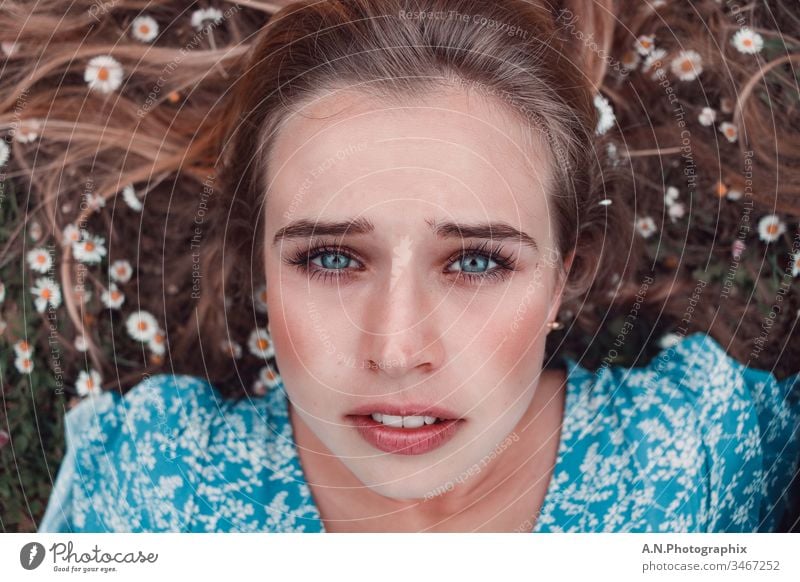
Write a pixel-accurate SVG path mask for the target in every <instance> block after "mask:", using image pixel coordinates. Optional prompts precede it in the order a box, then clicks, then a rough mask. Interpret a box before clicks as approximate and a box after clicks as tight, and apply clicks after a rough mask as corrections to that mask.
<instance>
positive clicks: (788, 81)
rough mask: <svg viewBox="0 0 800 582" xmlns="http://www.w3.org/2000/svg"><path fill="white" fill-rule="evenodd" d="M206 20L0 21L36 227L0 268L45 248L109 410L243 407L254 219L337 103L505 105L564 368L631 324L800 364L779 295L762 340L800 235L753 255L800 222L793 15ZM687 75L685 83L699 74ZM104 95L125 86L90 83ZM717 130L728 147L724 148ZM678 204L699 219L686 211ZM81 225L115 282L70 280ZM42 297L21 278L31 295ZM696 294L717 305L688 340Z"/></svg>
mask: <svg viewBox="0 0 800 582" xmlns="http://www.w3.org/2000/svg"><path fill="white" fill-rule="evenodd" d="M222 8H224V10H223V9H222ZM199 9H200V7H198V6H196V5H195V4H194V3H193V2H183V1H178V0H169V1H165V2H149V1H134V0H128V1H112V2H99V1H97V0H94V1H90V0H76V1H74V2H70V3H63V2H60V1H58V0H43V1H39V2H36V3H34V4H30V3H27V2H16V1H13V0H9V1H7V2H5V3H4V4H3V7H2V9H0V40H2V42H3V43H4V44H3V46H4V50H5V51H6V53H7V54H6V56H5V61H4V62H3V65H2V74H1V75H0V131H4V132H5V137H6V141H7V142H8V143H9V144H10V146H11V160H10V161H9V163H8V166H7V167H5V168H3V171H5V179H6V182H5V183H6V184H10V183H13V184H14V185H15V187H16V188H17V190H15V191H13V192H11V191H6V192H5V196H4V197H5V198H6V200H8V199H9V198H10V197H11V196H13V197H14V198H15V200H18V201H19V205H20V210H19V212H20V214H19V216H18V218H19V220H18V221H17V222H16V223H15V224H14V227H13V228H12V235H11V236H10V238H9V240H8V241H7V242H6V243H5V245H4V246H3V248H2V249H0V267H2V269H3V270H4V271H6V270H8V269H28V267H27V266H26V264H25V260H26V259H25V257H26V253H27V252H28V251H29V250H30V248H31V247H32V246H37V247H48V245H52V247H51V248H52V249H53V254H54V256H55V258H56V261H55V264H56V269H57V272H56V273H55V275H56V277H57V280H58V282H59V284H60V289H61V292H62V294H63V300H64V305H65V307H66V311H67V314H68V320H66V321H65V320H63V319H62V320H61V321H60V325H59V329H58V334H57V335H58V338H59V339H60V340H61V341H62V343H63V348H64V350H65V351H66V352H67V354H68V355H69V357H67V358H64V360H63V363H64V367H65V370H64V374H65V376H66V377H68V378H69V377H72V378H74V377H75V376H76V375H77V371H78V370H81V369H85V368H86V367H87V366H90V367H92V368H94V369H97V370H99V371H101V372H102V377H103V378H104V379H105V382H104V385H105V386H106V387H112V386H118V387H119V388H121V389H125V388H127V387H129V386H132V385H133V384H135V383H137V382H138V381H140V380H141V378H142V377H143V375H145V374H152V373H154V372H156V371H159V370H168V371H173V372H180V373H190V374H195V375H200V376H203V377H206V378H208V379H209V381H211V382H213V383H214V384H215V385H217V387H218V388H220V390H221V391H222V392H223V393H225V394H227V395H230V396H241V395H242V394H244V393H245V392H246V391H247V390H248V389H249V386H250V383H251V382H252V380H253V379H254V378H255V377H256V376H257V374H258V371H259V370H260V369H261V368H262V367H263V365H264V362H263V360H259V358H254V357H250V356H248V355H245V356H244V357H239V354H238V353H237V350H235V349H233V346H236V345H237V344H246V342H247V338H248V337H250V336H251V334H252V332H253V330H254V329H258V328H265V327H266V326H267V325H268V322H267V320H266V315H265V313H264V310H263V302H264V300H265V298H264V297H260V296H259V292H260V291H259V290H260V288H261V285H262V284H263V280H264V273H263V264H262V263H263V261H262V254H263V247H262V244H263V232H262V230H261V229H262V228H263V222H264V221H263V217H262V216H261V214H262V213H263V202H264V196H265V195H267V191H268V179H269V167H268V165H267V160H268V157H269V151H270V144H271V142H272V140H273V138H274V136H275V135H276V133H277V132H278V131H279V130H280V125H281V121H282V120H283V119H285V118H286V116H287V114H288V113H289V112H290V111H292V110H294V109H296V108H298V107H299V106H301V105H302V104H303V102H304V101H305V100H307V99H311V98H313V97H314V96H317V95H319V94H320V92H324V91H328V90H335V89H336V88H341V87H343V86H349V87H358V89H359V90H362V91H365V92H371V93H374V94H376V95H379V96H381V97H382V98H386V99H392V98H398V99H400V100H402V99H403V98H404V96H408V95H413V94H419V93H420V92H425V91H428V90H434V89H435V88H437V87H440V86H443V85H447V84H450V85H452V84H453V83H460V84H461V85H462V86H463V87H464V88H465V90H470V91H478V92H481V91H482V92H487V93H489V94H491V95H494V96H495V97H496V98H497V99H498V102H500V103H502V104H503V105H504V106H506V107H507V108H508V109H509V110H510V111H512V112H515V113H516V114H517V115H518V118H519V121H520V123H524V124H526V125H528V126H529V127H530V130H531V133H532V135H536V136H539V137H540V138H541V139H543V140H546V143H547V144H549V146H550V147H549V151H550V153H551V155H552V160H551V161H552V166H553V168H554V169H555V173H554V179H553V180H552V183H551V184H550V191H549V192H548V195H549V196H550V197H551V200H552V201H553V221H554V224H555V225H556V229H557V245H558V249H557V250H558V252H559V254H560V256H561V257H563V256H564V255H565V253H566V252H568V251H570V250H573V249H574V250H575V251H576V260H575V262H574V263H573V265H572V268H571V270H570V273H569V279H568V292H567V297H566V300H565V303H564V308H563V310H562V314H563V315H562V317H563V319H564V321H565V323H567V333H566V334H551V336H552V337H551V339H550V343H549V344H548V350H550V351H557V350H560V349H564V350H568V349H572V350H575V351H580V353H585V355H586V356H587V358H588V361H591V359H592V358H593V357H594V359H595V360H596V361H599V356H598V354H599V353H601V352H602V351H603V350H598V349H596V348H595V349H594V351H593V350H592V349H591V348H587V346H586V344H587V343H589V344H591V345H592V346H594V345H597V344H602V340H601V339H600V338H601V335H602V333H601V332H603V331H609V330H612V331H613V332H614V333H616V332H617V331H618V329H619V327H620V325H626V324H625V321H626V320H625V317H626V315H627V314H630V313H631V309H632V306H636V308H637V311H636V313H637V317H639V321H638V324H639V325H640V326H641V329H643V330H648V331H642V332H641V333H645V334H647V335H646V338H647V339H652V333H653V332H652V329H658V330H662V331H663V330H669V329H671V328H672V327H675V326H677V325H681V321H684V325H685V327H687V328H691V329H692V330H697V329H702V330H704V331H708V332H709V333H711V334H712V335H713V336H714V337H715V338H716V339H718V340H719V341H720V343H722V344H723V345H725V346H726V347H727V348H728V350H729V351H730V352H731V353H732V354H733V355H734V356H736V357H738V358H740V359H742V360H745V359H747V360H748V361H750V363H752V364H753V365H759V366H760V367H764V368H770V369H774V370H776V371H779V372H781V371H782V372H784V373H785V372H788V371H791V370H790V368H791V366H792V362H794V366H795V367H796V362H798V361H800V346H798V345H797V343H796V342H795V343H794V344H789V343H786V342H785V338H786V337H789V335H790V332H791V331H792V330H793V329H794V325H795V323H794V322H795V318H794V315H795V312H796V311H797V309H798V307H800V305H798V304H797V299H796V298H795V297H791V296H786V298H785V300H783V303H782V309H781V310H780V313H778V314H777V315H776V316H775V317H772V318H771V323H770V329H769V333H767V334H763V333H762V330H763V328H764V317H765V314H764V313H763V312H762V311H760V309H762V308H763V304H769V303H770V302H772V301H773V298H774V297H775V296H776V292H777V291H778V288H777V287H776V284H775V278H776V277H782V276H783V275H784V274H785V273H787V272H790V271H791V264H790V263H791V260H792V255H791V254H790V252H789V251H790V250H791V249H792V248H795V247H792V245H793V239H792V236H793V233H792V232H791V229H787V230H786V232H785V233H782V234H781V235H780V236H779V237H777V240H776V242H774V243H770V244H762V243H760V242H759V241H758V237H757V235H756V227H755V223H756V221H757V219H758V218H759V217H760V216H762V215H767V214H771V213H776V214H781V213H782V214H786V215H793V216H796V215H798V214H800V202H799V201H798V192H799V191H800V143H798V142H799V141H800V137H798V133H797V130H798V127H797V126H798V115H797V93H796V87H797V84H796V79H794V78H793V74H794V72H795V69H794V67H795V66H796V64H797V62H798V60H799V59H800V55H798V54H797V53H796V52H794V53H793V52H791V50H796V49H797V47H798V44H799V43H800V41H798V39H797V32H798V30H799V29H800V28H799V27H798V14H797V11H794V12H792V11H791V9H790V8H788V7H784V6H783V5H779V6H777V7H776V6H772V5H771V4H770V3H766V2H765V3H751V4H748V5H747V7H746V8H744V7H740V6H738V5H736V6H735V7H731V6H728V3H725V2H715V1H713V0H705V1H701V2H694V3H692V4H691V5H685V4H683V3H677V2H663V3H659V2H639V1H638V0H631V1H624V2H623V1H619V2H612V1H611V0H603V1H600V0H598V1H596V2H591V3H590V2H582V1H579V0H569V1H566V0H565V1H563V2H558V1H549V2H548V1H544V0H542V1H533V0H530V1H528V0H509V1H505V2H493V1H488V0H414V1H409V0H323V1H316V0H306V1H303V2H298V3H293V4H291V5H289V6H287V7H285V8H283V9H282V10H280V11H279V12H277V13H276V14H273V11H274V10H275V9H276V6H275V5H274V4H271V3H262V2H258V1H257V0H247V1H245V0H239V1H236V2H230V3H226V4H224V5H221V6H220V9H219V10H218V11H217V12H216V13H214V14H211V13H198V12H197V10H199ZM145 13H146V14H147V15H149V16H151V17H153V18H154V19H155V20H156V22H157V23H159V31H158V36H157V37H156V38H155V39H153V40H150V41H148V42H141V41H140V40H137V39H136V34H135V32H136V31H134V30H132V26H133V25H134V24H135V23H137V22H140V21H137V20H136V18H137V17H139V16H141V15H142V14H145ZM204 14H205V16H204ZM204 18H205V20H204ZM780 23H785V24H783V25H781V24H780ZM780 26H784V28H786V27H789V29H788V30H781V29H780ZM742 30H746V31H750V32H754V33H757V34H759V35H760V37H761V38H763V39H765V41H766V43H765V44H766V46H765V47H764V48H763V50H761V51H760V52H758V53H756V54H752V53H748V52H742V51H741V50H738V49H737V48H736V46H735V43H734V40H735V39H734V36H735V35H736V34H737V33H738V32H739V31H742ZM642 37H645V40H644V41H642ZM646 37H650V40H649V42H650V43H651V44H653V45H654V47H653V46H651V47H647V46H646V45H647V43H648V40H647V38H646ZM640 53H645V54H640ZM96 57H111V59H113V62H112V61H104V62H105V63H106V68H105V69H104V70H103V72H102V74H101V78H99V80H98V66H99V65H98V64H97V63H98V61H95V65H94V67H95V69H94V72H93V73H90V72H89V70H88V68H89V67H90V66H91V64H92V59H94V58H96ZM687 58H691V59H695V60H694V65H693V66H690V67H688V69H687V70H685V71H684V70H682V69H681V60H686V59H687ZM101 63H102V62H101ZM117 65H119V68H120V69H121V71H120V70H118V69H117ZM701 69H702V70H701ZM684 73H685V74H684ZM692 73H693V74H694V75H695V77H697V78H695V79H694V80H691V79H689V77H691V75H692ZM92 74H93V75H94V77H92ZM109 75H111V78H110V79H109ZM113 75H119V76H120V77H119V83H118V87H112V88H111V90H108V91H104V90H97V87H96V86H95V87H92V86H90V85H91V84H92V83H95V84H96V85H100V86H101V87H102V84H103V83H106V85H108V83H110V82H113ZM687 75H688V76H687ZM698 75H699V76H698ZM687 79H688V80H687ZM598 95H599V96H601V99H600V101H599V102H598V101H597V96H598ZM602 98H605V99H607V100H608V102H609V103H610V107H611V109H612V110H613V116H614V118H615V122H614V123H610V122H609V120H608V115H609V113H608V110H607V108H606V111H605V113H602V112H603V110H604V104H603V101H602ZM704 108H711V109H713V110H714V111H715V115H716V117H715V119H714V121H713V123H711V124H710V125H708V124H706V123H701V122H699V121H698V119H699V118H700V117H702V115H704V114H705V115H706V117H708V115H711V113H708V112H705V113H704V111H703V109H704ZM598 111H600V112H601V113H602V114H601V113H598ZM603 115H605V117H606V118H605V119H603ZM723 122H728V123H730V125H732V126H733V127H734V129H735V131H736V132H737V136H738V137H736V139H735V141H734V140H732V139H730V138H731V137H732V136H731V135H730V134H729V133H728V134H726V133H725V132H724V131H718V127H721V124H722V123H723ZM603 124H605V125H606V127H605V128H603V130H600V125H603ZM36 134H38V137H37V138H36V139H34V137H32V136H36ZM131 187H132V189H131ZM670 187H672V188H676V189H677V190H675V191H673V192H678V193H679V194H678V200H679V201H680V204H683V205H684V210H685V215H682V216H677V217H676V214H678V215H679V214H680V212H678V213H676V214H670V210H671V209H672V207H673V206H674V204H675V198H674V197H672V198H669V197H668V198H669V200H668V201H667V202H668V203H665V192H666V191H668V190H669V188H670ZM126 188H127V189H126ZM737 192H739V193H742V196H741V197H740V198H739V199H738V200H735V198H736V196H735V195H734V193H737ZM123 193H126V194H127V196H128V198H127V202H128V203H130V204H126V203H125V202H126V201H125V198H124V197H123ZM132 197H133V199H132ZM137 201H138V204H140V205H141V207H142V208H141V210H134V209H133V208H135V207H136V206H137ZM745 214H747V215H748V219H747V220H748V225H749V231H748V232H747V233H746V236H740V234H741V232H742V228H743V222H744V218H743V217H744V215H745ZM23 217H24V220H23ZM32 225H35V226H36V227H37V228H35V229H34V230H41V235H40V236H39V237H38V238H37V237H36V236H35V235H36V234H37V233H35V232H34V237H33V238H36V242H35V243H31V242H30V238H32V237H30V236H26V233H29V232H30V231H31V229H32ZM69 225H73V226H75V227H76V228H77V229H78V232H80V230H81V229H85V231H86V232H87V233H93V234H95V235H101V236H102V237H103V241H102V243H101V244H102V245H104V246H105V247H107V255H106V256H104V257H102V259H101V262H100V263H99V265H100V266H99V267H98V266H94V265H89V266H88V267H87V266H86V265H85V264H84V263H82V262H81V261H78V260H76V257H75V251H74V245H72V244H71V241H70V238H69V236H70V235H67V234H65V229H66V228H67V227H68V226H69ZM634 225H638V227H639V228H638V232H637V231H636V230H635V229H634V228H633V227H634ZM652 230H655V231H656V232H655V234H654V235H650V231H652ZM73 233H74V231H73ZM795 238H796V237H795ZM737 240H739V241H741V242H742V243H744V242H745V241H746V244H739V245H738V246H737ZM743 247H744V248H743ZM732 248H733V249H734V252H733V255H732V254H731V253H732ZM774 249H780V252H774ZM732 257H733V258H732ZM736 257H738V258H736ZM120 259H124V260H128V261H130V262H131V263H132V264H133V271H134V276H133V277H132V278H131V279H130V280H127V281H126V282H120V283H119V286H120V287H121V288H122V290H123V291H124V293H125V296H126V301H125V303H124V304H123V307H122V310H121V311H120V310H114V309H107V308H105V307H104V306H103V305H101V304H100V302H99V301H97V298H98V297H99V296H100V295H101V294H102V293H103V292H104V291H105V292H107V291H108V290H109V289H111V284H112V279H111V278H109V276H108V271H107V267H108V266H109V265H111V264H113V263H114V261H115V260H120ZM768 261H771V266H770V267H769V271H767V265H768V264H770V263H769V262H768ZM712 262H713V263H714V264H716V265H717V267H710V266H709V265H711V263H712ZM714 268H717V269H718V272H713V269H714ZM764 272H766V273H767V276H762V273H764ZM32 277H35V275H34V274H32V273H31V274H29V275H27V276H23V281H24V285H25V286H26V287H27V286H30V283H31V278H32ZM4 278H6V279H9V277H4ZM781 280H783V279H781ZM643 282H647V283H646V284H644V283H643ZM699 282H702V285H701V291H702V299H701V300H700V301H698V302H697V305H696V306H695V307H694V308H693V309H692V317H691V318H690V321H686V318H685V314H686V312H687V302H688V301H689V298H690V297H691V296H692V294H693V293H694V291H695V290H696V289H697V288H698V284H699ZM731 282H733V284H731ZM643 289H645V290H646V292H643ZM87 290H89V291H91V292H92V296H91V297H89V298H87V293H86V292H87ZM25 291H27V289H25ZM20 292H22V290H20ZM12 295H13V294H12V293H10V292H9V298H10V297H11V296H12ZM720 297H722V299H720ZM756 299H758V301H755V300H756ZM10 302H11V301H10V300H9V301H7V304H9V303H10ZM639 306H641V307H642V309H641V310H638V307H639ZM15 309H16V308H15ZM18 309H20V310H21V309H22V307H18ZM138 310H143V311H146V312H148V313H152V314H154V315H155V317H156V321H157V324H158V326H159V327H160V328H161V329H163V332H164V336H165V339H166V345H167V349H166V351H165V353H164V355H160V354H159V353H148V350H147V349H145V348H144V346H143V344H142V343H141V342H138V341H135V340H134V339H132V338H131V337H130V334H129V333H127V332H126V323H125V317H126V315H127V314H128V313H130V312H132V311H138ZM639 313H641V314H643V315H638V314H639ZM7 318H8V317H7ZM645 322H647V325H646V326H645V325H643V324H644V323H645ZM7 333H9V334H12V333H19V331H18V330H17V331H16V332H15V331H14V330H9V331H8V332H7ZM606 335H609V334H606ZM612 335H613V334H612ZM46 336H47V334H46V331H41V333H39V335H38V336H37V337H35V338H34V340H35V341H37V342H40V343H44V342H47V341H48V340H47V337H46ZM77 336H81V337H82V338H84V340H83V341H84V342H85V344H86V348H87V351H86V355H85V356H84V354H83V353H82V352H80V351H78V350H77V349H76V348H75V346H74V338H75V337H77ZM587 337H588V338H589V342H587V340H586V338H587ZM631 337H633V336H631ZM12 339H14V338H12ZM612 339H613V338H612ZM593 340H594V343H593ZM637 341H638V340H637ZM759 342H760V344H759ZM784 343H786V345H784ZM758 346H760V348H761V349H759V350H758V352H757V354H755V355H753V354H754V353H755V352H754V349H755V348H756V347H758ZM121 354H124V357H122V356H121ZM273 365H274V366H275V367H277V363H273Z"/></svg>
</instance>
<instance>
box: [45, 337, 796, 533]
mask: <svg viewBox="0 0 800 582" xmlns="http://www.w3.org/2000/svg"><path fill="white" fill-rule="evenodd" d="M564 361H565V362H566V364H567V372H568V380H567V398H566V405H565V413H564V422H563V427H562V433H561V440H560V443H559V448H558V456H557V459H556V464H555V467H554V470H553V474H552V477H551V480H550V483H549V486H548V490H547V493H546V495H545V499H544V503H543V505H542V507H541V511H540V513H539V515H538V518H537V519H536V521H535V524H533V525H532V528H531V530H532V531H533V532H720V531H728V532H757V531H772V530H774V528H775V527H776V526H777V524H778V522H779V521H780V518H781V516H782V514H783V512H784V511H785V509H786V497H787V496H786V488H787V487H788V485H789V483H790V482H791V478H792V476H793V474H794V472H795V471H796V470H797V466H798V460H800V459H799V457H800V426H799V425H800V374H796V375H794V376H791V377H788V378H786V379H784V380H781V381H778V380H776V378H775V377H774V375H772V374H771V373H770V372H768V371H765V370H758V369H754V368H748V367H746V366H744V365H742V364H740V363H739V362H737V361H736V360H734V359H733V358H731V357H730V356H728V355H727V354H726V353H725V350H724V349H723V348H722V347H721V346H720V345H719V344H718V343H716V341H715V340H714V339H713V338H711V337H710V336H708V335H706V334H703V333H695V334H692V335H689V336H686V337H683V338H682V339H680V340H679V341H677V343H676V344H675V345H673V346H672V347H670V348H666V349H664V350H662V351H661V352H660V353H659V354H658V355H657V356H656V357H655V358H654V359H653V360H652V361H651V362H650V363H649V364H648V365H647V366H645V367H639V368H623V367H614V366H610V367H605V368H601V369H600V370H598V371H597V372H595V371H591V370H588V369H586V368H583V367H582V366H580V365H579V364H578V363H577V362H576V361H574V360H573V359H571V358H569V357H565V358H564ZM66 439H67V448H66V454H65V457H64V459H63V462H62V465H61V468H60V469H59V473H58V477H57V480H56V483H55V487H54V489H53V493H52V495H51V498H50V501H49V504H48V507H47V510H46V513H45V515H44V518H43V519H42V521H41V523H40V531H42V532H140V531H172V532H263V531H267V532H324V531H325V528H324V524H323V522H322V520H321V519H320V515H319V512H318V510H317V508H316V506H315V504H314V500H313V498H312V497H311V494H310V490H309V487H308V484H307V483H306V481H305V478H304V474H303V470H302V467H301V465H300V460H299V457H298V453H297V449H296V446H295V443H294V438H293V433H292V426H291V423H290V422H289V416H288V400H287V396H286V393H285V391H284V388H283V384H282V383H279V384H278V386H277V387H276V388H274V389H272V390H270V391H269V392H268V393H267V394H266V395H265V396H263V397H258V398H249V399H243V400H240V401H238V402H234V401H231V400H226V399H223V398H222V397H221V395H220V393H219V392H218V391H217V390H216V389H215V388H214V387H213V386H211V385H210V384H208V383H207V382H206V381H204V380H202V379H200V378H196V377H193V376H185V375H172V374H161V375H157V376H152V377H150V378H148V379H147V380H145V381H143V382H141V383H140V384H138V385H137V386H135V387H134V388H133V389H131V390H130V391H129V392H128V393H127V394H126V395H125V396H120V395H119V394H117V393H112V392H104V393H100V394H98V395H96V396H93V397H90V398H87V399H85V400H83V401H81V402H80V403H79V404H78V405H77V406H76V407H74V408H72V409H71V410H69V411H68V412H67V415H66Z"/></svg>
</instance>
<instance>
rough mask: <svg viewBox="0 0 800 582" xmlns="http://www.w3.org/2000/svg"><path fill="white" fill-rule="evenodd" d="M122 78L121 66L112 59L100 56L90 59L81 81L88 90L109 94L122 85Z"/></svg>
mask: <svg viewBox="0 0 800 582" xmlns="http://www.w3.org/2000/svg"><path fill="white" fill-rule="evenodd" d="M122 76H123V71H122V65H120V64H119V62H118V61H117V60H116V59H115V58H114V57H111V56H108V55H100V56H98V57H94V58H93V59H91V60H90V61H89V64H88V65H86V71H85V72H84V73H83V80H84V81H86V83H87V84H88V85H89V88H90V89H93V90H95V91H100V92H101V93H111V92H112V91H116V90H117V89H119V88H120V86H121V85H122Z"/></svg>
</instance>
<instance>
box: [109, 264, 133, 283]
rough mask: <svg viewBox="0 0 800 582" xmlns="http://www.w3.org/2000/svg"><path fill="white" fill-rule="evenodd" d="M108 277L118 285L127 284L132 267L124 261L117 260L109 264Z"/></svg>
mask: <svg viewBox="0 0 800 582" xmlns="http://www.w3.org/2000/svg"><path fill="white" fill-rule="evenodd" d="M108 275H109V276H110V277H111V278H112V279H113V280H114V281H116V282H118V283H127V282H128V281H130V280H131V276H132V275H133V267H131V264H130V263H129V262H128V261H126V260H125V259H118V260H116V261H114V262H113V263H111V266H110V267H109V268H108Z"/></svg>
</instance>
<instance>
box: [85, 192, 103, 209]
mask: <svg viewBox="0 0 800 582" xmlns="http://www.w3.org/2000/svg"><path fill="white" fill-rule="evenodd" d="M86 205H87V206H88V207H89V208H91V209H92V210H94V211H95V212H97V211H98V210H100V209H101V208H103V207H105V205H106V199H105V198H103V197H102V196H100V195H99V194H87V195H86Z"/></svg>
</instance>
